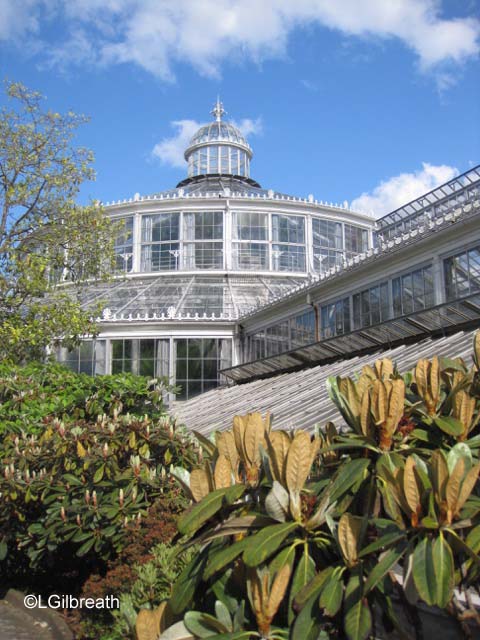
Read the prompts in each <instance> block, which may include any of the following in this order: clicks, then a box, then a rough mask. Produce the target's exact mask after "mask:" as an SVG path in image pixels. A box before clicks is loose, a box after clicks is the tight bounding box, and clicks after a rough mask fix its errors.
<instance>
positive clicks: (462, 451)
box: [447, 442, 473, 473]
mask: <svg viewBox="0 0 480 640" xmlns="http://www.w3.org/2000/svg"><path fill="white" fill-rule="evenodd" d="M460 458H463V459H464V462H465V469H466V470H467V471H468V470H469V469H470V468H471V467H472V464H473V459H472V450H471V449H470V447H469V446H468V444H466V443H465V442H457V444H456V445H455V446H454V447H452V448H451V449H450V451H449V452H448V455H447V465H448V472H449V473H452V472H453V470H454V469H455V465H456V464H457V462H458V460H459V459H460Z"/></svg>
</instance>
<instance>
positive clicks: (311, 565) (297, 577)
mask: <svg viewBox="0 0 480 640" xmlns="http://www.w3.org/2000/svg"><path fill="white" fill-rule="evenodd" d="M314 575H315V562H314V561H313V558H312V556H311V555H310V553H309V551H308V547H306V548H304V550H303V553H302V555H301V556H300V560H299V561H298V563H297V567H296V569H295V573H294V574H293V579H292V585H291V587H290V597H289V599H288V624H292V622H293V618H294V616H295V613H294V611H293V600H294V598H295V596H296V595H297V593H299V592H300V591H301V589H303V588H304V587H305V586H306V585H307V584H308V583H309V582H310V580H311V579H312V578H313V576H314Z"/></svg>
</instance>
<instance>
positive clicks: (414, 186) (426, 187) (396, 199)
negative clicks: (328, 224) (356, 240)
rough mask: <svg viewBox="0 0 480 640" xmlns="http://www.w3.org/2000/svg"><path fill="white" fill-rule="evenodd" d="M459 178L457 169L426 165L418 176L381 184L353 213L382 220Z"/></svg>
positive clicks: (361, 198) (403, 175)
mask: <svg viewBox="0 0 480 640" xmlns="http://www.w3.org/2000/svg"><path fill="white" fill-rule="evenodd" d="M456 175H458V170H457V169H456V168H455V167H450V166H448V165H445V164H442V165H432V164H428V162H423V163H422V169H419V170H418V171H415V172H414V173H401V174H400V175H398V176H394V177H393V178H389V179H388V180H385V181H384V182H381V183H380V184H379V185H378V186H377V187H375V188H374V189H373V191H372V192H371V193H362V195H361V196H359V197H358V198H356V199H355V200H353V202H352V203H351V209H353V210H354V211H363V212H365V213H373V215H374V216H375V217H379V216H382V215H384V214H386V213H389V212H390V211H394V210H395V209H398V208H399V207H401V206H402V205H404V204H407V203H408V202H410V201H411V200H415V198H418V197H420V196H421V195H423V194H424V193H427V192H428V191H431V190H432V189H435V187H438V186H439V185H441V184H443V183H444V182H448V180H451V179H452V178H454V177H455V176H456Z"/></svg>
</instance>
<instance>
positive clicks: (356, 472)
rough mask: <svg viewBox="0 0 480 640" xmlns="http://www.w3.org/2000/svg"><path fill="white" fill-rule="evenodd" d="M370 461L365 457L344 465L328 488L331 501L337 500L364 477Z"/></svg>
mask: <svg viewBox="0 0 480 640" xmlns="http://www.w3.org/2000/svg"><path fill="white" fill-rule="evenodd" d="M369 464H370V461H369V460H367V459H365V458H363V459H359V460H352V461H351V462H347V463H346V464H344V465H343V466H342V469H341V472H340V473H339V474H338V475H337V476H336V478H335V480H334V481H333V482H332V484H331V486H330V488H329V489H328V491H329V493H330V502H331V503H332V502H335V501H336V500H338V498H340V497H341V496H342V495H343V494H345V493H346V492H347V491H348V490H349V489H350V488H351V487H352V486H353V485H354V484H355V483H356V482H358V481H359V480H361V478H362V477H363V475H364V473H365V471H366V469H367V467H368V465H369Z"/></svg>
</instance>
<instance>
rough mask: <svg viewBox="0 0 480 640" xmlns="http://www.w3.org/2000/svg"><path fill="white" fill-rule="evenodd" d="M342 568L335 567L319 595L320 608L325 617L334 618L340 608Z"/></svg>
mask: <svg viewBox="0 0 480 640" xmlns="http://www.w3.org/2000/svg"><path fill="white" fill-rule="evenodd" d="M342 575H343V567H336V568H335V569H334V570H333V571H332V573H331V574H330V576H329V578H328V580H327V581H326V582H325V584H324V585H323V588H322V592H321V593H320V600H319V604H320V608H322V609H323V610H324V612H325V614H326V615H327V616H331V617H332V616H334V615H336V614H337V613H338V611H339V609H340V607H341V606H342V599H343V580H342Z"/></svg>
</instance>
